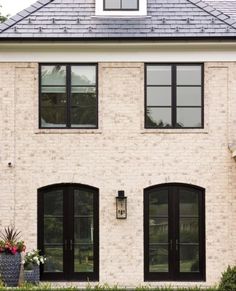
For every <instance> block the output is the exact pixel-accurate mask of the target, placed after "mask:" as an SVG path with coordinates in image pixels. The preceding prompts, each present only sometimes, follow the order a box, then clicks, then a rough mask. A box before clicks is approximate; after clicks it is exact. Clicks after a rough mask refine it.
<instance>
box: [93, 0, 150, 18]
mask: <svg viewBox="0 0 236 291" xmlns="http://www.w3.org/2000/svg"><path fill="white" fill-rule="evenodd" d="M95 16H98V17H108V18H110V17H129V18H130V17H145V16H147V0H142V1H141V0H96V14H95Z"/></svg>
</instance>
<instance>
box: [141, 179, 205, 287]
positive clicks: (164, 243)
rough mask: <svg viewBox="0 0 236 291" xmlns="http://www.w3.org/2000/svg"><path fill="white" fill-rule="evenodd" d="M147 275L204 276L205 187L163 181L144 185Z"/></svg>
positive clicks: (160, 278) (155, 278) (175, 278)
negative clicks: (147, 186) (145, 187)
mask: <svg viewBox="0 0 236 291" xmlns="http://www.w3.org/2000/svg"><path fill="white" fill-rule="evenodd" d="M144 279H145V281H198V280H205V202H204V190H203V189H202V188H200V187H195V186H191V185H185V184H164V185H159V186H154V187H150V188H147V189H145V191H144Z"/></svg>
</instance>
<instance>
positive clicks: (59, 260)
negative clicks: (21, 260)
mask: <svg viewBox="0 0 236 291" xmlns="http://www.w3.org/2000/svg"><path fill="white" fill-rule="evenodd" d="M44 255H45V256H46V258H47V260H46V262H45V264H44V272H63V247H62V246H57V247H45V249H44Z"/></svg>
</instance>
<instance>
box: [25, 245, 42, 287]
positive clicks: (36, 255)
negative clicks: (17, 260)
mask: <svg viewBox="0 0 236 291" xmlns="http://www.w3.org/2000/svg"><path fill="white" fill-rule="evenodd" d="M45 261H46V258H45V257H44V256H41V255H40V251H39V250H33V251H32V252H28V253H26V254H25V257H24V260H23V264H24V278H25V281H26V282H28V283H32V284H38V283H39V279H40V276H39V266H40V264H44V263H45Z"/></svg>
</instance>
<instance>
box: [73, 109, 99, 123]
mask: <svg viewBox="0 0 236 291" xmlns="http://www.w3.org/2000/svg"><path fill="white" fill-rule="evenodd" d="M96 124H97V108H96V107H94V106H88V107H83V108H81V107H75V108H72V109H71V127H96Z"/></svg>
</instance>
